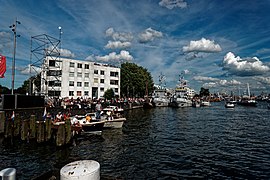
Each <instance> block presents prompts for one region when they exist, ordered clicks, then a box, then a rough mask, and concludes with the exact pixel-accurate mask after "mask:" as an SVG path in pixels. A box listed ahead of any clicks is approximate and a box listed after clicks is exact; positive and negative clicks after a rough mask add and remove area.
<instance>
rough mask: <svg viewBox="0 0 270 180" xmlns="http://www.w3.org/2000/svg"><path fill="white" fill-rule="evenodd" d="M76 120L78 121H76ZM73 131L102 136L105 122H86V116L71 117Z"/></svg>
mask: <svg viewBox="0 0 270 180" xmlns="http://www.w3.org/2000/svg"><path fill="white" fill-rule="evenodd" d="M75 119H76V120H75ZM71 121H72V129H73V130H75V131H78V132H80V133H84V134H86V133H87V134H98V135H101V133H102V130H103V127H104V125H105V120H96V119H94V118H92V119H91V121H87V120H86V116H79V115H76V116H75V117H71Z"/></svg>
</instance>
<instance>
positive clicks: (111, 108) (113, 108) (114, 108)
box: [103, 105, 124, 113]
mask: <svg viewBox="0 0 270 180" xmlns="http://www.w3.org/2000/svg"><path fill="white" fill-rule="evenodd" d="M103 111H105V112H107V111H112V112H114V113H123V112H124V109H123V108H121V107H118V106H112V105H110V106H107V107H106V108H104V109H103Z"/></svg>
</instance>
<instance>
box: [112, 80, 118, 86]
mask: <svg viewBox="0 0 270 180" xmlns="http://www.w3.org/2000/svg"><path fill="white" fill-rule="evenodd" d="M110 85H118V80H110Z"/></svg>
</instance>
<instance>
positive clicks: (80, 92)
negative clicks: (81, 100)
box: [68, 88, 118, 96]
mask: <svg viewBox="0 0 270 180" xmlns="http://www.w3.org/2000/svg"><path fill="white" fill-rule="evenodd" d="M74 92H75V91H69V93H68V95H69V96H74ZM100 92H104V88H100ZM114 92H115V93H118V88H115V89H114ZM76 95H77V96H82V91H76ZM84 96H89V91H84Z"/></svg>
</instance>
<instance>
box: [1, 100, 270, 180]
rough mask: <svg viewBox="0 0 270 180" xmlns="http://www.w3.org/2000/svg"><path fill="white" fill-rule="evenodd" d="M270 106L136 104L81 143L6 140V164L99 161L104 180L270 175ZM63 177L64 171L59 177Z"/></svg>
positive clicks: (31, 171)
mask: <svg viewBox="0 0 270 180" xmlns="http://www.w3.org/2000/svg"><path fill="white" fill-rule="evenodd" d="M269 113H270V111H269V110H268V109H267V108H266V106H265V105H264V104H259V107H257V108H254V107H252V108H251V107H241V106H237V107H236V108H234V109H226V108H225V107H224V103H223V102H221V103H213V105H212V106H211V107H201V108H183V109H181V108H179V109H177V108H155V109H150V110H144V109H136V110H132V111H128V112H127V113H126V117H127V121H126V122H125V124H124V127H123V128H122V129H113V130H109V129H108V130H104V131H103V133H102V136H93V135H90V136H86V137H80V138H78V139H76V141H75V142H74V144H73V146H70V147H62V148H57V147H55V146H53V145H49V144H47V145H46V144H37V143H22V142H21V141H19V140H14V141H13V145H11V143H10V140H7V139H5V140H3V139H1V145H0V152H1V153H0V159H1V161H2V162H3V163H1V165H0V168H1V169H4V168H7V167H15V168H16V169H17V177H19V178H20V179H31V178H32V177H35V176H37V175H40V174H42V173H46V172H48V171H54V172H58V173H59V171H60V169H61V168H62V167H63V166H64V165H66V164H68V163H70V162H72V161H77V160H83V159H92V160H96V161H98V162H99V163H100V165H101V177H102V178H103V179H106V178H110V179H179V178H182V179H183V178H184V179H196V178H203V179H207V178H210V179H269V177H270V171H269V170H270V142H269V140H268V139H269V137H270V120H269V119H268V117H269ZM58 176H59V175H58Z"/></svg>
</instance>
